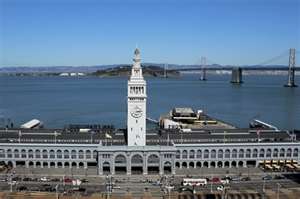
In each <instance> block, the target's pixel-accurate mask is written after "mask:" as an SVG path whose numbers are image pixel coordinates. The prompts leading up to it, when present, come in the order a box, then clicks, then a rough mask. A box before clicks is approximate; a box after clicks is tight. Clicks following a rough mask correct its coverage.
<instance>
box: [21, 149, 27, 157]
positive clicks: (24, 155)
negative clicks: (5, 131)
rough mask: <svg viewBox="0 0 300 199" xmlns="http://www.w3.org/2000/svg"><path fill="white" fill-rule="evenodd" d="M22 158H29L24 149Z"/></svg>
mask: <svg viewBox="0 0 300 199" xmlns="http://www.w3.org/2000/svg"><path fill="white" fill-rule="evenodd" d="M21 158H27V154H26V150H25V149H22V151H21Z"/></svg>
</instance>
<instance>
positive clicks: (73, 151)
mask: <svg viewBox="0 0 300 199" xmlns="http://www.w3.org/2000/svg"><path fill="white" fill-rule="evenodd" d="M76 158H77V152H76V151H75V150H72V151H71V159H76Z"/></svg>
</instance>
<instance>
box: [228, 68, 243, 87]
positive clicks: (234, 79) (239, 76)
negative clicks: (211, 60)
mask: <svg viewBox="0 0 300 199" xmlns="http://www.w3.org/2000/svg"><path fill="white" fill-rule="evenodd" d="M231 83H233V84H241V83H243V70H242V68H241V67H235V68H232V73H231Z"/></svg>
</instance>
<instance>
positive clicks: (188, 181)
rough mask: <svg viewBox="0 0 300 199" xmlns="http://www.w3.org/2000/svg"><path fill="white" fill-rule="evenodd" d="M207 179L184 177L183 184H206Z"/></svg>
mask: <svg viewBox="0 0 300 199" xmlns="http://www.w3.org/2000/svg"><path fill="white" fill-rule="evenodd" d="M206 184H207V179H205V178H184V179H183V181H182V185H184V186H205V185H206Z"/></svg>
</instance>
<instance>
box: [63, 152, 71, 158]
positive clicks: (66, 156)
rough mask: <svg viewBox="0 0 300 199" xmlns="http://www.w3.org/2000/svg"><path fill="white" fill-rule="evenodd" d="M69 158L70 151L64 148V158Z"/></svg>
mask: <svg viewBox="0 0 300 199" xmlns="http://www.w3.org/2000/svg"><path fill="white" fill-rule="evenodd" d="M69 158H70V153H69V151H68V150H64V159H69Z"/></svg>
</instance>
